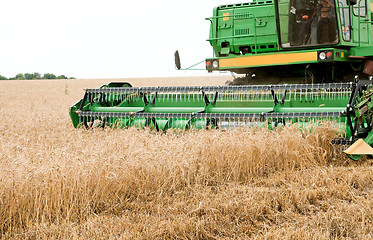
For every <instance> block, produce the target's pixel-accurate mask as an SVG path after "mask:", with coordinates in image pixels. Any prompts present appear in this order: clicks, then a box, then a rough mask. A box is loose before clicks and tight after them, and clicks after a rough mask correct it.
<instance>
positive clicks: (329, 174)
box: [0, 78, 373, 239]
mask: <svg viewBox="0 0 373 240" xmlns="http://www.w3.org/2000/svg"><path fill="white" fill-rule="evenodd" d="M188 81H189V82H188ZM191 81H193V82H194V85H199V83H201V82H199V81H201V80H199V79H197V78H193V79H180V80H176V81H175V82H171V80H169V79H152V82H151V83H146V82H145V80H140V79H137V80H132V82H134V83H135V85H137V86H140V85H142V86H144V85H152V86H156V85H189V84H190V83H192V82H191ZM202 81H203V82H202V84H210V85H216V82H214V81H213V80H211V79H202ZM219 81H220V82H219V83H220V84H221V83H224V79H219ZM103 82H105V80H90V81H89V80H64V81H8V82H4V81H3V82H0V106H1V108H0V121H1V124H0V231H1V236H2V238H4V239H8V238H12V239H245V238H246V239H247V238H252V239H343V238H347V239H348V238H350V239H369V238H373V235H372V232H373V209H372V208H373V194H372V193H373V167H372V164H371V163H372V162H371V161H369V160H364V161H359V162H352V161H350V160H347V159H345V158H343V157H342V156H340V155H338V152H337V153H334V152H333V148H331V147H330V144H329V143H330V140H331V139H332V138H333V137H335V136H336V134H337V133H338V130H337V129H336V128H334V127H333V125H332V124H329V123H323V124H320V126H318V127H316V128H315V129H313V131H303V132H300V131H299V130H298V129H297V128H295V127H292V126H290V127H286V128H280V129H277V130H275V131H269V130H266V129H251V130H248V131H225V132H224V131H218V130H213V131H212V130H208V131H207V130H205V131H187V132H177V131H168V132H167V134H160V133H157V132H153V131H149V130H136V129H125V130H111V129H105V130H101V129H94V130H90V131H87V130H84V129H74V128H73V127H72V124H71V122H70V119H69V116H68V113H67V108H68V106H69V105H72V104H73V103H74V101H76V100H78V99H79V98H80V97H81V96H82V89H83V88H85V87H97V86H99V85H100V84H101V83H103Z"/></svg>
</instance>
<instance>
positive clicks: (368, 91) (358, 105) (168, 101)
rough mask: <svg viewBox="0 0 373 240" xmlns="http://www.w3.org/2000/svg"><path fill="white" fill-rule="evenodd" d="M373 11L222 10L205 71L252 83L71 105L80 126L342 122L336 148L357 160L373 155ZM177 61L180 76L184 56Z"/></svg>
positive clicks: (325, 3)
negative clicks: (339, 147)
mask: <svg viewBox="0 0 373 240" xmlns="http://www.w3.org/2000/svg"><path fill="white" fill-rule="evenodd" d="M372 7H373V4H372V3H370V2H367V0H357V1H353V0H338V1H335V0H267V1H253V2H248V3H238V4H229V5H221V6H218V7H216V8H214V11H213V16H212V17H210V18H207V20H209V21H210V22H211V28H210V36H209V39H208V41H209V43H210V44H211V45H212V47H213V50H214V56H213V57H212V58H208V59H206V60H205V61H204V62H205V64H206V69H207V70H208V71H209V72H212V71H231V72H234V73H238V74H245V77H241V78H237V79H235V80H234V81H233V82H231V84H232V85H225V86H201V87H190V86H184V87H131V85H129V84H126V83H109V84H105V85H103V86H101V87H100V88H98V89H86V91H85V94H84V96H83V98H82V99H81V100H80V101H78V102H77V103H76V104H74V105H73V106H71V107H70V116H71V119H72V122H73V125H74V127H79V126H84V127H86V128H91V127H106V126H108V127H122V128H127V127H132V126H134V127H137V128H145V127H148V128H152V129H156V130H158V131H166V130H167V129H170V128H177V129H189V128H194V129H206V128H207V129H210V128H217V129H222V130H226V129H235V128H243V129H245V128H247V127H252V126H255V127H266V128H269V129H273V128H276V127H280V126H283V125H287V124H295V125H298V126H299V127H300V128H301V129H304V128H305V127H307V126H314V125H319V124H322V123H323V121H333V122H334V123H335V124H336V125H337V126H339V128H340V129H341V130H342V131H343V134H342V135H341V137H340V138H337V139H334V140H333V141H332V143H333V144H337V145H343V146H345V147H346V148H347V147H349V146H350V147H349V148H348V149H347V150H346V154H348V156H349V157H351V158H352V159H355V160H356V159H359V158H360V157H361V155H364V154H369V155H373V148H372V147H371V146H372V145H373V127H372V126H373V125H372V121H373V101H372V99H373V87H372V77H371V76H372V75H373V61H372V60H371V59H372V57H373V37H372V14H371V10H373V9H371V8H372ZM175 60H176V67H177V69H181V62H180V58H179V53H178V52H176V53H175ZM280 82H282V83H285V84H277V83H280ZM292 82H296V84H289V83H292ZM253 83H255V84H253ZM239 84H240V86H235V85H239Z"/></svg>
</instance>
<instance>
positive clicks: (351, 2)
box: [348, 0, 357, 6]
mask: <svg viewBox="0 0 373 240" xmlns="http://www.w3.org/2000/svg"><path fill="white" fill-rule="evenodd" d="M348 2H349V3H350V5H351V6H352V5H356V4H357V0H348Z"/></svg>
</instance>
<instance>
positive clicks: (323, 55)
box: [319, 52, 326, 60]
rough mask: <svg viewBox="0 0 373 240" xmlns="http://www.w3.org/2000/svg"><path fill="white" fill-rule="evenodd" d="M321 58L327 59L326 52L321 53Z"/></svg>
mask: <svg viewBox="0 0 373 240" xmlns="http://www.w3.org/2000/svg"><path fill="white" fill-rule="evenodd" d="M319 58H320V60H325V58H326V54H325V52H321V53H320V54H319Z"/></svg>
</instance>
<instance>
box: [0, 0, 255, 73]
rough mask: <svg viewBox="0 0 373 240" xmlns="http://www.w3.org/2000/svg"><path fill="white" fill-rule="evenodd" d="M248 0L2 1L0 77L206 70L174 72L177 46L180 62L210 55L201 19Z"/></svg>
mask: <svg viewBox="0 0 373 240" xmlns="http://www.w3.org/2000/svg"><path fill="white" fill-rule="evenodd" d="M247 1H249V0H246V1H240V0H188V1H180V0H164V1H154V0H152V1H150V0H145V1H127V0H105V1H103V0H64V1H56V0H32V1H30V0H3V1H1V3H0V9H1V14H0V21H1V24H0V33H1V38H0V75H3V76H5V77H8V78H9V77H14V76H15V75H16V74H18V73H34V72H39V73H41V74H44V73H53V74H55V75H62V74H63V75H65V76H67V77H75V78H85V79H88V78H133V77H135V78H137V77H171V76H191V75H198V76H204V75H207V73H206V71H177V70H175V67H174V52H175V50H179V52H180V56H181V64H182V67H183V68H184V67H188V66H190V65H192V64H194V63H197V62H200V61H202V60H204V59H205V58H207V57H212V47H211V46H210V44H209V43H208V42H207V41H206V39H208V35H209V27H210V23H209V21H207V20H205V18H206V17H211V16H212V10H213V8H214V7H216V6H219V5H222V4H228V3H240V2H247ZM200 68H204V65H203V64H202V65H200Z"/></svg>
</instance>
